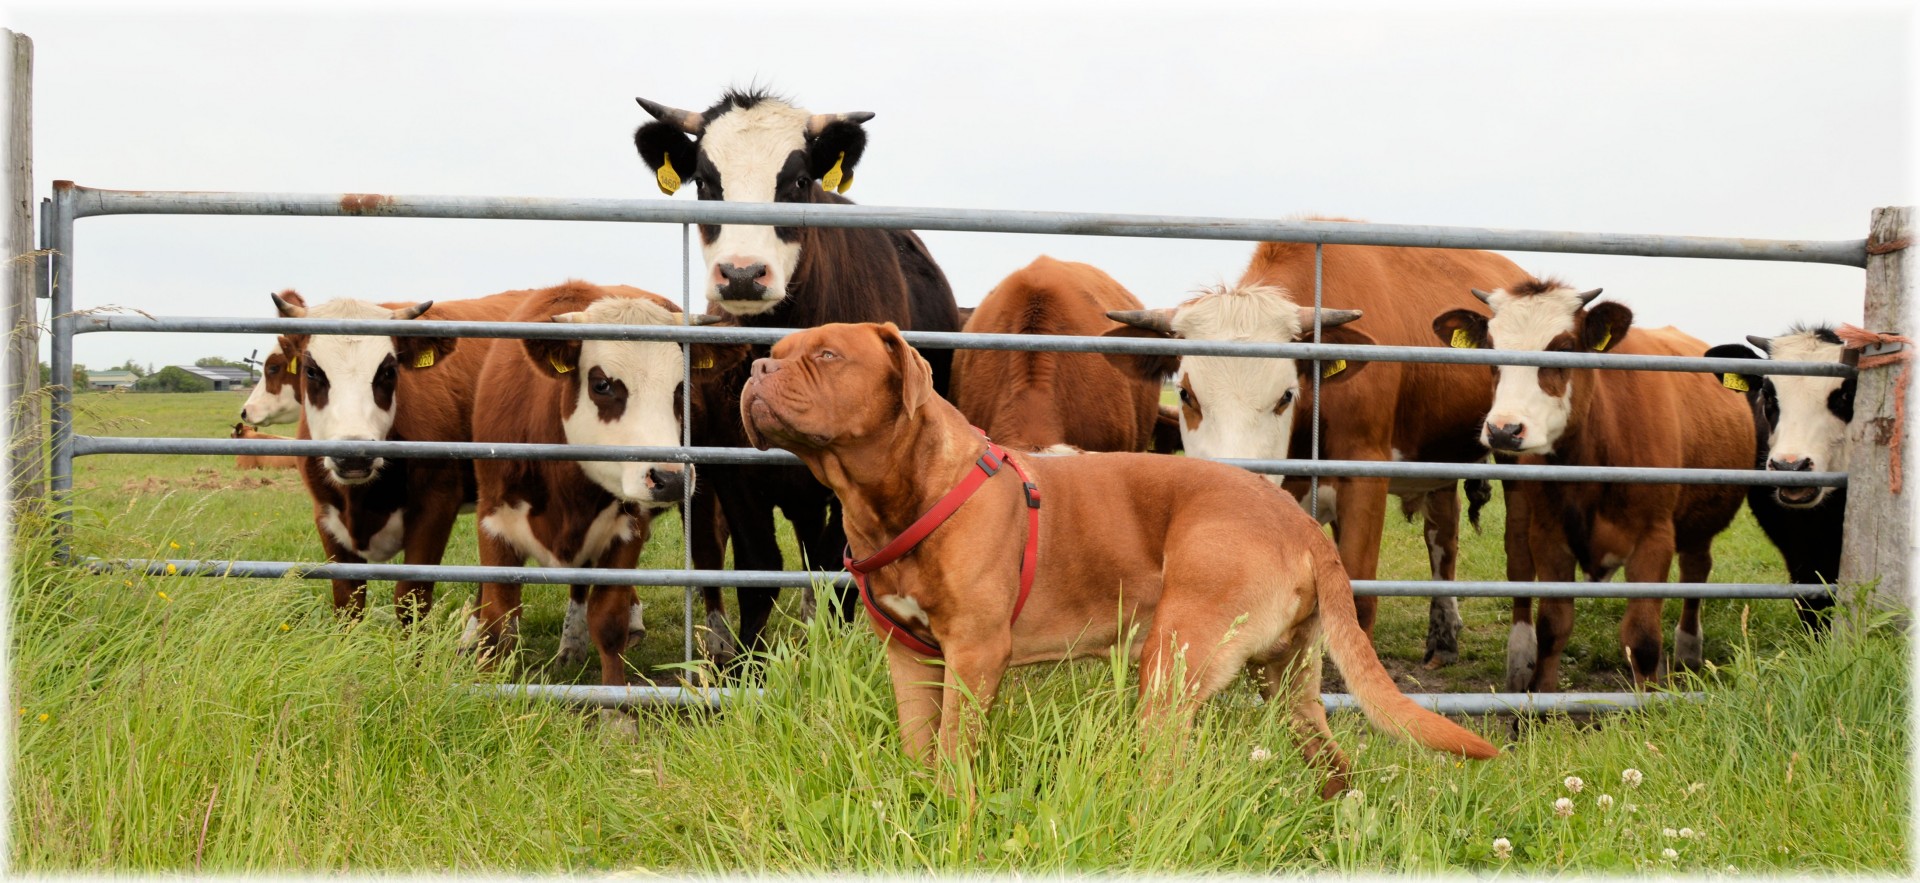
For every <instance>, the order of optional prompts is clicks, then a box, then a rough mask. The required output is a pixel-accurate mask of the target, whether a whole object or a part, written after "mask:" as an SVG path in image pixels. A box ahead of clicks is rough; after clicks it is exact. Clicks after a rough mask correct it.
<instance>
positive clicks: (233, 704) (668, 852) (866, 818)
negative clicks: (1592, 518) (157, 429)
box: [8, 517, 1911, 872]
mask: <svg viewBox="0 0 1920 883" xmlns="http://www.w3.org/2000/svg"><path fill="white" fill-rule="evenodd" d="M99 527H100V528H101V529H99V530H93V531H85V532H82V533H81V534H80V535H79V537H78V538H77V540H76V541H77V542H78V543H79V544H80V547H79V548H77V549H76V551H79V552H82V553H89V552H90V553H96V554H122V555H124V554H128V553H130V552H137V551H139V550H138V549H130V548H128V546H129V545H131V544H132V543H133V541H132V540H130V539H128V537H130V536H138V535H141V534H142V533H143V530H141V529H138V528H139V526H136V528H135V529H120V530H115V529H113V528H114V527H115V521H114V519H111V518H107V519H105V520H103V521H101V522H99ZM123 527H124V526H123ZM16 530H17V533H16V541H17V545H16V546H15V550H16V552H17V553H18V554H16V556H15V557H14V558H13V559H12V561H11V563H10V565H9V573H8V577H9V579H10V592H11V602H10V603H11V607H10V612H11V614H12V646H11V648H10V650H11V656H12V662H13V679H12V683H11V684H10V687H9V690H10V701H11V705H12V707H13V708H14V709H16V711H15V713H13V714H12V715H10V719H11V722H10V728H11V733H10V736H11V739H10V741H11V743H12V745H13V776H12V779H11V782H12V785H11V788H12V794H11V795H10V796H11V801H12V820H11V823H10V824H11V830H10V831H9V834H10V835H11V836H10V838H9V842H10V846H9V850H10V852H9V859H10V863H11V865H12V866H13V867H14V868H17V869H20V870H28V871H183V870H184V871H192V870H200V871H207V872H213V871H273V870H301V871H323V870H339V869H344V870H417V869H458V870H482V869H485V870H496V871H519V872H530V871H586V870H597V869H598V870H628V869H647V870H674V871H694V872H712V871H723V870H756V871H771V872H796V871H823V870H860V871H906V870H939V871H969V870H987V871H1005V870H1013V869H1019V870H1023V871H1061V870H1086V869H1115V870H1143V871H1213V870H1234V871H1257V872H1268V871H1298V870H1318V869H1327V870H1363V871H1365V870H1396V871H1398V870H1411V871H1437V870H1449V869H1452V870H1474V871H1485V870H1494V869H1520V870H1530V871H1541V870H1559V869H1595V870H1611V869H1620V870H1641V871H1656V872H1658V871H1668V870H1680V871H1687V870H1692V871H1701V870H1716V871H1717V870H1722V869H1724V868H1726V867H1728V866H1733V867H1735V868H1738V869H1740V870H1742V871H1749V870H1755V871H1760V870H1774V869H1795V870H1809V869H1826V870H1849V871H1857V870H1872V871H1886V872H1904V871H1907V870H1909V869H1910V862H1909V859H1908V858H1907V845H1906V832H1907V830H1908V803H1909V785H1908V782H1909V776H1910V770H1909V766H1908V759H1907V758H1908V729H1907V714H1906V709H1907V707H1908V704H1909V701H1910V696H1911V690H1910V675H1909V673H1908V670H1907V664H1906V660H1907V647H1908V644H1907V640H1906V638H1905V637H1904V636H1902V635H1900V634H1899V633H1897V632H1895V631H1893V630H1891V629H1886V628H1879V629H1875V630H1872V631H1870V632H1868V633H1865V634H1856V635H1836V636H1834V637H1833V638H1832V639H1830V640H1828V641H1826V642H1823V643H1814V642H1809V641H1804V640H1800V639H1789V640H1787V641H1785V642H1784V644H1783V645H1781V646H1779V647H1763V646H1761V645H1756V644H1754V643H1753V642H1752V640H1751V638H1750V637H1746V638H1743V637H1742V635H1741V633H1739V632H1737V631H1736V632H1734V634H1733V636H1732V638H1731V639H1730V641H1729V643H1730V648H1729V653H1728V655H1727V657H1726V659H1725V663H1724V664H1722V665H1720V666H1718V667H1717V668H1715V669H1713V670H1712V671H1710V672H1708V673H1707V674H1706V676H1705V680H1706V681H1707V683H1705V684H1703V685H1702V686H1703V687H1704V688H1705V689H1706V690H1707V693H1708V698H1707V699H1706V701H1704V702H1701V703H1697V704H1687V703H1673V704H1667V705H1663V706H1662V707H1660V708H1658V709H1656V710H1652V711H1648V712H1644V713H1634V714H1625V715H1618V716H1613V717H1609V718H1606V719H1604V720H1603V721H1600V722H1598V723H1594V724H1580V723H1575V722H1572V721H1569V720H1567V719H1565V718H1557V719H1549V720H1544V721H1538V722H1527V723H1524V724H1521V725H1519V727H1518V730H1517V732H1514V731H1513V730H1512V729H1510V727H1511V726H1512V725H1510V724H1509V723H1508V722H1505V721H1501V720H1491V719H1490V720H1487V721H1482V722H1479V723H1478V724H1477V726H1478V727H1479V728H1480V729H1481V730H1482V731H1483V732H1487V733H1489V734H1490V735H1492V736H1493V737H1494V738H1495V741H1496V742H1504V743H1505V746H1504V747H1505V749H1506V753H1505V754H1504V755H1503V756H1502V757H1500V758H1499V759H1496V760H1493V761H1490V762H1486V763H1477V764H1463V763H1461V762H1458V761H1456V760H1454V759H1453V758H1450V757H1442V756H1438V755H1434V754H1431V753H1427V752H1423V751H1420V750H1417V749H1414V748H1411V747H1409V746H1406V745H1404V744H1402V743H1399V742H1396V741H1393V740H1391V739H1388V738H1385V737H1383V736H1381V735H1378V734H1375V733H1371V732H1369V731H1367V730H1365V729H1364V728H1363V725H1362V724H1361V722H1360V721H1359V719H1358V718H1357V717H1354V716H1351V715H1342V716H1339V717H1337V718H1336V719H1335V730H1336V733H1337V734H1338V736H1339V738H1340V741H1341V743H1342V745H1343V746H1344V747H1346V748H1347V750H1348V751H1349V753H1350V754H1351V755H1352V757H1353V759H1354V761H1355V775H1354V777H1353V782H1354V785H1355V786H1356V787H1357V788H1358V789H1360V792H1361V796H1355V797H1348V798H1342V799H1338V800H1335V801H1331V802H1323V801H1320V800H1318V799H1317V798H1316V796H1315V795H1316V794H1317V789H1318V784H1319V779H1318V776H1317V774H1316V773H1314V772H1312V771H1310V770H1308V769H1307V768H1306V767H1305V765H1304V764H1302V763H1301V762H1300V761H1299V760H1298V758H1297V756H1296V755H1295V753H1294V751H1293V748H1292V744H1291V741H1290V740H1289V738H1288V737H1287V736H1286V733H1285V728H1284V727H1283V726H1282V725H1281V722H1280V721H1278V720H1277V719H1276V718H1275V716H1274V714H1273V712H1272V710H1271V709H1268V708H1265V707H1262V706H1261V705H1260V704H1259V703H1257V702H1256V701H1255V700H1254V698H1253V694H1252V691H1251V690H1248V689H1245V688H1236V689H1234V690H1230V691H1229V694H1228V695H1226V696H1223V697H1222V698H1221V699H1220V700H1217V701H1216V702H1214V703H1213V704H1211V705H1210V706H1209V707H1208V708H1207V709H1206V711H1205V712H1204V713H1203V714H1202V715H1201V717H1200V720H1199V723H1198V725H1197V727H1196V730H1195V732H1194V733H1193V734H1192V736H1191V737H1190V738H1189V739H1186V740H1183V741H1180V742H1157V743H1152V744H1147V745H1144V746H1143V745H1142V744H1141V736H1140V731H1139V729H1138V727H1137V725H1136V723H1135V721H1134V717H1133V714H1134V702H1133V693H1132V690H1133V687H1132V682H1131V674H1130V672H1129V670H1128V668H1127V667H1126V666H1125V665H1123V664H1118V663H1116V662H1114V661H1105V662H1099V661H1096V662H1091V663H1078V664H1070V665H1057V666H1039V667H1034V668H1030V669H1025V670H1022V671H1020V672H1017V673H1016V674H1015V676H1014V677H1013V678H1011V679H1010V681H1009V684H1008V687H1007V689H1006V690H1005V691H1004V692H1003V698H1002V703H1001V706H1000V708H999V709H998V710H997V711H996V712H995V714H994V715H993V717H992V718H991V719H990V721H989V724H988V733H987V735H986V738H985V739H983V740H982V742H981V747H980V750H979V752H978V754H977V755H976V756H975V757H972V758H970V759H969V760H967V761H966V762H964V763H962V764H960V765H959V766H958V767H956V768H952V769H948V770H946V771H944V777H940V776H936V774H935V772H932V771H929V770H926V769H923V768H921V767H919V766H918V765H917V764H915V763H913V762H911V761H909V760H907V759H906V758H905V757H904V756H903V755H902V754H901V753H900V751H899V749H898V743H897V738H896V732H895V729H896V728H895V724H894V718H893V699H892V695H891V693H890V691H889V689H888V684H887V678H886V674H885V665H884V663H883V661H882V656H881V652H880V649H879V646H878V643H877V642H876V641H875V640H874V639H873V637H872V636H871V634H870V633H868V632H867V631H866V630H865V629H864V627H860V626H841V625H839V624H838V622H837V620H835V619H834V618H830V617H821V618H820V619H819V620H816V621H815V622H813V623H811V624H808V625H805V626H799V625H797V624H796V625H790V626H789V627H788V629H787V630H786V631H785V632H784V633H783V634H784V635H785V636H786V637H785V638H784V639H783V640H782V641H781V643H780V644H779V645H778V646H777V647H776V648H775V650H774V651H773V653H771V654H770V655H769V657H767V658H766V660H765V661H764V663H763V665H764V672H763V673H764V683H765V687H766V692H765V694H764V695H763V696H760V697H749V698H746V699H744V700H743V701H741V702H739V703H737V704H735V705H733V706H731V707H730V708H728V709H727V710H726V711H725V712H723V713H719V714H709V713H686V712H670V711H648V712H645V713H643V714H642V715H641V719H640V721H639V733H638V735H637V736H633V737H628V736H622V735H619V734H618V731H617V730H616V729H615V728H610V727H606V726H603V725H601V724H600V723H599V722H598V719H597V717H596V716H595V715H592V714H586V713H582V712H581V711H579V710H575V709H569V708H565V707H560V706H554V705H547V704H539V703H533V702H529V701H524V700H502V699H490V698H482V697H481V696H479V695H477V694H476V693H474V692H472V691H469V690H466V689H464V685H467V684H471V683H475V682H484V681H489V680H504V679H507V678H508V677H510V676H511V675H513V672H510V671H499V672H492V673H487V672H480V671H477V670H476V669H475V668H474V666H473V662H472V660H471V659H470V658H469V657H464V656H461V655H459V654H458V653H457V652H456V650H455V647H454V639H455V635H454V634H453V630H452V627H451V626H450V625H449V624H448V623H447V622H446V621H445V619H444V618H443V617H437V616H436V617H434V618H433V619H432V620H431V621H430V622H429V623H428V624H427V625H426V626H425V627H423V628H421V629H419V630H418V631H415V632H412V633H405V632H402V631H400V630H398V629H397V628H395V627H393V626H392V624H391V622H390V621H385V620H381V619H369V620H368V621H367V622H365V623H362V624H359V625H352V626H349V625H343V624H341V623H340V622H338V621H336V620H335V619H334V616H333V614H332V612H331V611H330V610H329V609H328V608H327V606H326V602H325V600H324V599H323V597H322V595H321V593H318V592H315V591H313V590H312V589H311V587H309V586H307V585H306V584H302V583H298V582H293V581H280V582H274V581H258V582H245V583H243V582H240V581H228V580H169V579H166V578H146V577H138V576H128V575H124V574H85V573H81V572H78V571H76V570H73V569H70V568H66V567H62V566H59V565H56V564H55V563H54V562H52V561H51V560H50V559H49V558H48V556H47V553H46V552H45V551H44V550H45V549H46V547H47V543H46V542H45V539H46V536H45V525H44V524H43V523H41V522H39V521H38V520H37V519H36V518H35V517H28V518H24V519H23V520H22V521H21V522H20V523H18V524H17V525H16ZM1756 648H1759V649H1756ZM1255 749H1264V750H1265V752H1266V753H1269V754H1270V755H1271V756H1270V758H1269V759H1265V760H1259V759H1255V758H1256V752H1255ZM1629 768H1631V769H1635V770H1638V771H1640V772H1641V774H1642V775H1643V777H1644V778H1643V781H1642V783H1641V784H1640V785H1639V786H1638V787H1631V786H1629V785H1627V784H1626V783H1624V782H1623V781H1622V778H1621V776H1622V772H1623V771H1624V770H1627V769H1629ZM1569 776H1578V777H1580V778H1582V779H1584V781H1585V787H1584V789H1582V790H1580V791H1579V792H1578V793H1575V792H1573V791H1570V790H1569V788H1568V786H1567V785H1566V784H1565V782H1564V780H1565V779H1566V778H1567V777H1569ZM943 782H944V783H945V784H944V785H943ZM1602 793H1605V794H1607V795H1609V796H1610V797H1611V798H1613V805H1612V807H1611V808H1610V809H1602V808H1601V806H1600V801H1599V796H1600V795H1601V794H1602ZM1559 797H1568V798H1570V799H1571V800H1572V802H1573V813H1572V815H1571V816H1570V817H1566V818H1562V817H1560V816H1558V815H1556V813H1555V811H1554V807H1553V803H1554V800H1555V799H1556V798H1559ZM1669 828H1670V829H1673V830H1674V833H1673V834H1672V835H1668V834H1667V833H1666V829H1669ZM1682 829H1685V830H1686V832H1687V833H1688V834H1691V835H1692V836H1682V835H1681V833H1680V832H1681V830H1682ZM1500 837H1504V838H1506V839H1507V840H1508V841H1509V842H1510V843H1511V844H1512V852H1511V855H1510V856H1507V857H1504V858H1503V857H1501V856H1500V855H1498V854H1496V852H1495V847H1494V842H1495V838H1500ZM1668 849H1671V850H1673V855H1672V857H1671V858H1669V857H1667V856H1666V855H1665V854H1664V852H1663V851H1664V850H1668Z"/></svg>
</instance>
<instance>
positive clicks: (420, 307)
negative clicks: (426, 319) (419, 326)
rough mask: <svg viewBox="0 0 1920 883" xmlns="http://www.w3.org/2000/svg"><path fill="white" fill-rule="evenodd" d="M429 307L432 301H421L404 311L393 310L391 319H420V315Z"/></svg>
mask: <svg viewBox="0 0 1920 883" xmlns="http://www.w3.org/2000/svg"><path fill="white" fill-rule="evenodd" d="M431 306H433V301H430V300H423V301H421V302H419V303H417V304H414V305H413V306H410V307H407V308H406V309H403V310H394V311H393V317H394V318H395V319H418V318H420V314H421V313H424V312H426V311H427V308H428V307H431Z"/></svg>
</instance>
